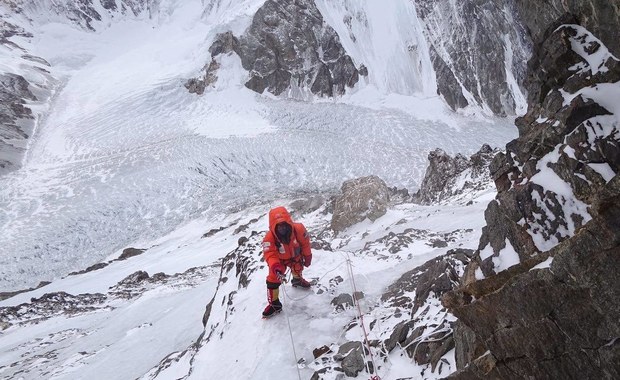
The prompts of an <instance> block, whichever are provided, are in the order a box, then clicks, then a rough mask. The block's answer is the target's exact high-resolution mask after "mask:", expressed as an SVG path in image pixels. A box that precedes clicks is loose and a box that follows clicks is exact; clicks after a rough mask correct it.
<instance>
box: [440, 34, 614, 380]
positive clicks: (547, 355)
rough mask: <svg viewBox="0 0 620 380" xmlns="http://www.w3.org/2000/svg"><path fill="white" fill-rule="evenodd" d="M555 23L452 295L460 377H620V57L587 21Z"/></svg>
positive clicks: (447, 301)
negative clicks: (458, 329)
mask: <svg viewBox="0 0 620 380" xmlns="http://www.w3.org/2000/svg"><path fill="white" fill-rule="evenodd" d="M608 27H609V25H601V27H600V28H597V30H605V29H606V28H608ZM548 32H549V33H548V34H547V35H546V36H544V37H541V38H542V40H541V41H540V43H539V44H538V45H537V46H536V49H535V54H534V57H533V58H532V60H531V61H530V62H529V64H528V66H529V68H530V70H531V71H530V73H529V77H528V81H527V83H528V84H529V86H530V89H531V91H530V101H531V104H530V107H529V111H528V113H527V114H526V115H525V116H524V117H522V118H520V119H518V120H517V126H518V127H519V132H520V136H519V138H518V139H516V140H514V141H512V142H510V143H509V144H508V145H507V146H506V148H507V152H506V154H500V155H498V156H497V157H496V158H495V160H494V161H493V164H492V166H491V172H492V175H493V178H494V180H495V183H496V186H497V188H498V191H499V192H498V195H497V198H496V199H495V200H494V201H492V202H491V203H490V204H489V207H488V208H487V211H486V212H485V218H486V220H487V226H486V227H485V228H484V229H483V234H482V237H481V239H480V244H479V248H478V251H477V252H476V256H475V257H474V260H473V261H472V262H471V263H470V264H469V266H468V267H467V269H466V271H465V276H464V279H463V285H462V286H461V287H460V288H459V289H457V290H455V291H452V292H448V293H447V294H446V295H445V296H444V299H443V304H444V305H446V306H447V307H448V308H449V310H450V311H451V312H452V313H454V315H455V316H456V317H458V319H459V322H458V323H460V324H462V328H463V329H462V331H463V333H462V334H460V337H459V339H458V340H457V341H456V347H457V351H459V350H460V352H461V354H460V355H457V356H459V357H461V358H462V360H461V361H460V362H459V363H458V367H459V371H458V372H457V373H456V374H454V375H453V376H451V377H450V378H453V379H471V378H482V377H484V378H511V377H514V376H515V373H518V374H519V376H520V377H530V376H534V377H548V378H574V377H580V378H581V377H587V378H616V377H618V376H620V369H619V367H618V365H617V363H618V361H619V360H620V355H619V351H618V339H617V337H618V336H619V332H620V325H619V324H618V320H619V319H618V318H619V317H620V310H619V309H618V307H617V303H615V301H611V300H615V299H617V298H618V297H620V294H619V291H620V284H619V283H618V281H619V280H618V276H617V273H615V271H616V269H615V268H617V267H618V265H619V262H618V257H620V256H619V255H618V253H619V252H620V226H619V224H618V221H619V220H620V187H619V185H620V176H618V171H619V170H620V166H619V165H620V160H619V159H618V157H619V155H620V104H619V103H618V100H617V99H619V96H620V61H619V60H618V59H617V58H616V57H615V56H614V55H613V54H612V53H611V52H610V51H609V50H608V49H607V47H606V46H605V44H604V43H603V42H602V40H600V39H598V38H596V37H595V36H594V35H593V34H592V33H591V32H590V31H588V30H587V29H586V28H584V27H583V26H580V25H575V24H565V25H560V26H555V25H551V27H550V30H549V31H548ZM614 33H615V32H614ZM606 37H607V38H609V36H606ZM612 99H613V100H612ZM459 347H460V348H459ZM594 358H596V359H594Z"/></svg>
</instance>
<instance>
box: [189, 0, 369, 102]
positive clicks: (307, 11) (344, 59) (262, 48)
mask: <svg viewBox="0 0 620 380" xmlns="http://www.w3.org/2000/svg"><path fill="white" fill-rule="evenodd" d="M209 52H210V53H211V57H212V61H211V62H210V63H209V64H208V66H206V67H205V69H204V74H203V76H202V77H201V78H197V79H192V80H190V81H189V82H188V83H187V84H186V87H187V88H188V89H189V90H190V92H196V93H198V94H201V93H202V92H203V91H204V90H205V88H206V87H207V86H209V85H211V84H213V83H214V82H215V81H216V80H217V70H218V68H219V64H218V56H219V55H221V54H230V53H231V52H235V53H236V54H237V55H238V56H239V57H240V58H241V64H242V66H243V68H244V69H245V70H247V71H248V72H249V74H250V79H249V80H248V81H247V82H246V84H245V85H246V87H248V88H249V89H251V90H254V91H256V92H258V93H263V92H264V91H265V90H266V91H268V92H270V93H272V94H274V95H280V94H283V93H284V92H286V91H289V96H293V97H295V96H301V93H302V92H303V91H310V92H311V93H313V94H316V95H319V96H324V97H333V96H337V95H342V94H344V93H345V91H346V88H351V87H353V86H354V85H355V84H356V83H357V81H358V80H359V71H358V69H357V68H356V67H355V64H354V63H353V60H352V59H351V57H350V56H348V55H347V54H346V52H345V50H344V48H343V47H342V45H341V44H340V40H339V37H338V34H336V31H335V30H334V29H333V28H332V27H330V26H329V25H327V24H326V23H325V21H324V20H323V16H322V15H321V13H320V12H319V10H318V8H317V7H316V5H315V3H314V1H312V0H283V1H273V0H268V1H266V2H265V4H263V6H262V7H260V8H259V9H258V11H257V12H256V14H255V15H254V19H253V20H252V24H251V25H250V27H249V28H248V29H247V30H246V31H245V33H244V34H243V35H242V36H240V37H239V38H237V37H235V36H234V35H233V34H232V33H231V32H227V33H222V34H219V35H217V36H216V39H215V41H214V42H213V44H212V45H211V47H210V49H209Z"/></svg>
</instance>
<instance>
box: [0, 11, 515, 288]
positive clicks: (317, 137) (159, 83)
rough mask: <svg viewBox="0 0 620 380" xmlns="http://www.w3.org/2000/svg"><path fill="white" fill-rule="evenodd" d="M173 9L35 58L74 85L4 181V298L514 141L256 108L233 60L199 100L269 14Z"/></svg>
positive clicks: (262, 100) (323, 112)
mask: <svg viewBox="0 0 620 380" xmlns="http://www.w3.org/2000/svg"><path fill="white" fill-rule="evenodd" d="M166 4H168V5H167V7H164V3H162V4H160V6H159V9H160V13H159V15H160V17H159V18H157V19H150V18H141V19H133V18H131V17H128V18H127V19H125V20H124V21H123V22H118V23H112V24H111V25H109V27H107V28H104V29H103V30H101V31H97V32H96V33H95V32H91V31H87V30H84V29H83V28H81V27H67V26H66V25H62V24H57V23H56V24H54V23H53V24H46V25H43V26H41V34H39V35H37V37H36V41H37V44H36V47H37V51H38V52H40V53H41V55H42V56H45V57H50V61H51V63H52V64H53V65H55V66H54V67H55V68H56V70H57V72H58V73H61V74H62V75H61V76H62V77H63V78H64V84H63V87H62V91H60V92H59V94H57V96H56V97H55V99H54V103H53V106H52V108H51V112H50V113H49V114H48V115H47V116H46V118H45V120H44V124H43V125H42V126H41V127H40V128H39V129H38V131H37V134H36V135H35V138H34V139H33V141H32V142H31V146H30V148H29V152H28V155H27V157H26V160H25V162H24V167H23V168H22V169H21V170H19V171H15V172H12V173H9V174H8V175H6V176H3V177H1V178H0V181H1V182H2V186H0V204H1V206H2V210H3V212H2V213H0V225H1V227H2V231H3V233H2V234H1V235H0V243H1V244H0V247H2V248H0V250H1V255H0V261H1V265H0V272H1V273H2V282H1V283H0V289H1V290H15V289H17V288H24V287H29V286H33V285H35V284H37V283H38V282H39V281H42V280H51V279H53V278H55V277H59V276H62V275H65V274H67V273H68V272H71V271H76V270H80V269H83V268H85V267H88V266H90V265H92V264H94V263H96V262H98V261H99V260H101V259H102V258H104V257H106V256H108V255H109V254H110V253H111V252H114V251H116V250H118V249H120V248H122V247H124V246H127V245H129V244H133V243H134V242H139V241H144V240H145V241H150V240H152V239H154V238H156V237H158V236H161V235H164V234H166V233H168V232H170V231H172V230H173V229H175V228H176V227H177V226H179V225H181V224H183V223H186V222H188V221H191V220H193V219H194V218H196V217H200V216H202V215H207V214H210V215H216V213H217V212H220V211H222V210H225V209H239V208H242V207H245V206H246V205H251V204H257V203H264V202H269V201H270V200H271V199H274V198H277V197H280V196H282V195H284V194H294V193H298V192H316V191H319V192H329V191H333V190H334V189H336V188H337V187H338V186H339V185H340V183H341V182H342V181H343V180H344V179H347V178H354V177H358V176H363V175H369V174H377V175H380V176H381V177H383V178H384V179H385V180H386V181H388V182H389V183H391V184H392V185H393V186H399V187H406V188H415V187H416V186H418V183H419V181H420V179H421V177H422V175H423V170H424V166H425V164H426V163H425V160H424V157H425V156H426V151H427V150H428V149H429V148H428V147H430V146H432V147H441V148H442V149H444V150H446V151H447V152H450V153H456V152H464V153H469V152H474V151H475V149H477V148H478V147H479V146H480V145H481V144H482V143H483V142H488V143H489V144H491V145H493V146H501V145H502V144H503V143H504V142H505V141H507V140H508V139H509V138H511V137H513V136H514V133H515V131H514V130H513V128H512V127H511V126H510V122H509V121H508V120H490V121H489V120H484V121H478V120H475V119H467V118H465V117H461V116H458V115H450V114H449V113H448V110H447V109H445V108H443V109H442V108H438V109H434V111H432V112H428V109H427V108H428V107H426V108H425V107H420V110H419V111H418V109H417V108H415V109H413V110H412V109H410V108H409V107H408V106H403V104H406V100H407V99H403V98H400V99H395V100H393V103H390V102H387V101H386V102H385V103H384V104H381V103H375V102H374V101H375V99H376V97H369V98H368V99H369V100H364V98H363V97H362V98H358V99H357V100H356V101H354V102H351V103H335V104H334V103H333V102H328V101H325V102H316V103H302V102H294V101H282V100H278V99H269V98H266V97H256V95H255V94H254V93H253V92H251V91H249V90H248V89H246V88H245V87H244V86H243V83H244V81H245V80H246V78H247V73H245V72H244V70H243V69H242V68H241V62H240V60H239V59H238V58H236V57H234V56H226V57H224V58H223V60H222V63H223V66H222V67H223V70H222V71H221V72H222V74H221V76H220V79H219V81H218V83H217V85H216V86H215V88H214V89H213V90H212V91H211V92H210V93H206V94H205V95H203V96H201V97H197V96H195V95H193V94H189V93H188V92H187V90H186V89H185V88H184V87H183V83H184V81H185V80H186V78H189V77H190V76H191V75H192V73H194V72H196V71H198V70H199V68H200V67H201V65H202V61H201V59H198V58H199V57H202V56H204V53H205V52H206V50H207V49H208V47H209V43H210V41H211V39H212V38H214V37H215V35H216V34H217V33H219V32H221V31H222V28H224V27H226V28H228V27H230V28H231V29H233V30H235V29H236V28H241V29H245V28H246V27H247V26H248V25H249V23H250V22H251V18H252V16H253V13H252V12H253V11H255V7H256V3H255V2H250V1H248V2H244V3H233V2H228V3H226V2H222V3H218V4H219V5H218V6H213V7H212V8H209V7H207V8H206V9H211V10H212V11H213V13H212V14H209V15H205V14H203V13H202V11H203V10H204V9H205V8H204V7H203V4H202V3H201V2H200V1H189V2H183V6H181V7H174V5H175V4H177V5H178V2H174V1H170V2H166ZM164 9H166V11H165V12H164V11H163V10H164ZM164 15H165V17H164ZM205 19H206V20H219V21H222V22H224V23H227V24H209V23H207V22H205V21H204V20H205ZM240 26H243V27H240ZM121 42H122V43H121ZM69 47H71V49H69ZM67 51H68V52H70V53H65V52H67ZM224 69H225V70H224ZM59 76H60V75H59ZM393 104H394V105H393ZM423 112H427V113H426V114H424V113H423ZM418 114H421V115H422V116H423V117H419V116H416V115H418ZM482 131H484V132H482ZM274 145H277V149H274Z"/></svg>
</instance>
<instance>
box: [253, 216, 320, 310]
mask: <svg viewBox="0 0 620 380" xmlns="http://www.w3.org/2000/svg"><path fill="white" fill-rule="evenodd" d="M263 256H264V257H265V262H266V263H267V265H268V266H269V275H268V276H267V301H268V302H269V304H268V305H267V307H266V308H265V310H264V311H263V317H264V318H267V317H271V316H272V315H274V314H276V313H279V312H280V311H282V303H281V302H280V300H279V299H278V293H279V287H280V284H281V283H282V279H283V278H284V273H285V272H286V267H289V268H291V273H292V274H293V279H292V280H291V284H292V285H293V286H295V287H300V288H309V287H310V283H309V282H308V281H306V280H304V278H303V277H301V273H302V272H303V270H304V267H309V266H310V264H311V263H312V251H311V250H310V237H309V235H308V231H306V227H304V225H303V224H301V223H294V222H293V220H292V219H291V215H290V214H289V213H288V211H287V210H286V209H285V208H284V207H276V208H274V209H271V210H270V211H269V231H268V232H267V234H266V235H265V238H264V239H263Z"/></svg>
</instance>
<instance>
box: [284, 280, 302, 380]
mask: <svg viewBox="0 0 620 380" xmlns="http://www.w3.org/2000/svg"><path fill="white" fill-rule="evenodd" d="M285 276H286V275H285ZM282 282H284V283H286V282H287V281H282ZM282 289H284V295H285V296H286V297H287V298H288V294H287V293H286V288H285V287H283V288H282ZM284 316H285V317H286V323H287V325H288V333H289V335H290V336H291V346H293V356H294V357H295V368H297V377H298V378H299V380H301V371H300V370H299V359H297V351H296V350H295V339H293V329H292V328H291V320H290V318H289V317H288V314H287V313H284Z"/></svg>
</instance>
